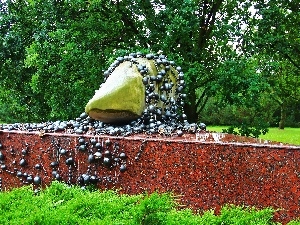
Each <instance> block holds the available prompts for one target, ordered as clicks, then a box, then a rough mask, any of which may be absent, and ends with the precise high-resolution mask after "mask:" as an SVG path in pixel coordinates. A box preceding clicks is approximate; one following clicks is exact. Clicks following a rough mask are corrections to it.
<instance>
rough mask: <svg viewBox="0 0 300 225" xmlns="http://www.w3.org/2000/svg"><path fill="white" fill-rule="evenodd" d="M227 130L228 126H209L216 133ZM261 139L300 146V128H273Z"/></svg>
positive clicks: (208, 128) (209, 129)
mask: <svg viewBox="0 0 300 225" xmlns="http://www.w3.org/2000/svg"><path fill="white" fill-rule="evenodd" d="M225 128H227V126H207V130H208V131H216V132H222V130H223V129H225ZM259 137H260V138H261V139H264V140H270V141H278V142H282V143H288V144H294V145H300V128H291V127H286V128H285V129H284V130H280V129H278V128H277V127H271V128H269V132H268V133H267V134H265V135H261V136H259Z"/></svg>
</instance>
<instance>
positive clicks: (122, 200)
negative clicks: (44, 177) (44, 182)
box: [0, 182, 300, 225]
mask: <svg viewBox="0 0 300 225" xmlns="http://www.w3.org/2000/svg"><path fill="white" fill-rule="evenodd" d="M274 212H275V210H274V209H272V208H266V209H263V210H257V209H255V208H254V207H240V206H232V205H228V206H224V207H223V208H222V210H221V213H220V215H215V214H214V212H213V211H212V210H210V211H206V212H205V213H203V214H201V215H200V214H195V213H193V212H192V210H190V209H185V210H177V209H176V202H175V201H174V200H173V198H172V195H171V194H170V193H164V194H158V193H153V194H150V195H148V194H140V195H125V194H123V195H120V194H118V193H117V192H116V191H112V190H108V191H99V190H83V189H81V188H80V187H77V186H73V187H70V186H68V185H66V184H63V183H59V182H53V183H52V184H51V185H50V186H49V187H48V188H46V189H44V190H42V191H41V192H39V193H38V194H35V193H34V191H33V190H32V187H31V186H24V187H21V188H17V189H13V190H12V191H9V192H2V193H0V224H10V225H14V224H16V225H19V224H36V225H37V224H43V225H44V224H46V225H47V224H101V225H102V224H104V225H106V224H107V225H108V224H114V225H121V224H151V225H152V224H153V225H156V224H157V225H177V224H178V225H179V224H191V225H193V224H195V225H196V224H197V225H201V224H203V225H204V224H205V225H214V224H220V225H221V224H222V225H223V224H224V225H226V224H236V225H243V224H247V225H249V224H250V225H251V224H253V225H254V224H255V225H273V224H279V223H275V222H274V221H273V214H274ZM296 224H300V222H297V221H293V222H291V223H290V225H296Z"/></svg>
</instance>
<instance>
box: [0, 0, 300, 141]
mask: <svg viewBox="0 0 300 225" xmlns="http://www.w3.org/2000/svg"><path fill="white" fill-rule="evenodd" d="M299 6H300V2H299V0H295V1H283V0H274V1H267V2H266V1H261V0H256V1H248V0H232V1H221V0H211V1H207V0H184V1H174V0H152V1H149V0H148V1H141V0H135V1H129V0H122V1H119V0H111V1H104V0H90V1H84V0H76V1H64V0H61V1H58V0H55V1H49V0H46V1H39V0H30V1H29V0H24V1H12V0H6V1H4V2H2V4H1V6H0V7H1V8H0V12H1V16H0V39H1V43H2V45H0V104H1V106H2V107H1V109H0V116H1V120H2V121H4V122H15V121H19V122H30V121H41V120H57V119H60V120H64V119H73V118H75V117H77V116H78V115H79V114H80V113H81V112H82V111H83V109H84V106H85V104H86V103H87V101H88V100H89V99H90V98H91V97H92V95H93V93H94V90H95V89H98V87H99V84H100V83H101V82H102V80H103V79H102V70H103V69H106V68H107V67H108V65H109V64H110V62H111V61H112V60H113V59H114V58H115V57H116V56H117V55H119V54H124V53H128V52H131V51H135V52H136V51H143V52H158V51H162V52H163V53H164V54H166V55H168V57H169V58H170V59H173V60H175V61H176V62H177V64H178V65H181V66H182V68H183V71H185V75H186V83H187V85H186V92H187V94H188V99H187V102H186V105H185V109H186V113H187V114H188V119H189V120H190V121H203V120H208V121H207V122H208V123H214V122H215V121H214V120H209V115H210V113H211V112H210V108H209V107H208V106H209V105H210V106H211V105H212V104H213V105H214V107H215V109H216V111H218V112H223V109H225V108H226V107H230V108H232V109H234V110H232V111H231V112H230V114H227V116H229V115H231V114H233V116H232V117H231V118H238V119H237V120H236V121H234V124H232V123H231V121H228V122H227V124H232V125H233V126H234V127H238V128H240V129H241V130H244V128H243V127H245V128H247V129H248V128H249V129H250V130H251V132H250V135H252V136H257V134H259V133H261V132H265V131H266V130H267V129H266V128H267V127H268V126H269V125H270V123H273V121H272V120H273V119H274V118H276V120H277V121H276V123H277V124H278V122H279V121H278V120H279V119H280V124H279V125H280V127H281V128H283V127H284V125H285V121H286V118H293V119H294V121H292V122H293V124H296V123H297V122H299V120H300V115H299V113H297V111H299V110H297V109H298V108H299V104H300V103H299V102H300V101H299V100H300V83H299V82H300V80H299V70H300V59H299V55H300V54H299V52H300V47H299V46H300V37H299V34H300V32H299V27H300V24H299V23H300V12H299V10H298V9H299ZM207 103H210V104H207ZM270 105H271V107H269V106H270ZM247 109H249V110H247ZM265 109H267V110H266V111H264V110H265ZM243 112H247V116H243ZM289 112H296V113H294V114H293V117H292V116H291V114H289ZM274 114H275V117H274ZM278 114H279V117H280V118H278ZM231 120H232V119H231ZM205 122H206V121H205ZM225 122H226V121H225ZM252 131H253V132H254V133H253V132H252ZM246 133H247V132H246ZM244 134H245V132H244Z"/></svg>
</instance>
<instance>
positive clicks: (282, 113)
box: [278, 102, 286, 129]
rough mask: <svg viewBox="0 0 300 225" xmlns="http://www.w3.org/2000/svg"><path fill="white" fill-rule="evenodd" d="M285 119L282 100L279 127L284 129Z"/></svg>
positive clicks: (284, 105)
mask: <svg viewBox="0 0 300 225" xmlns="http://www.w3.org/2000/svg"><path fill="white" fill-rule="evenodd" d="M285 119H286V103H285V102H283V103H282V104H281V105H280V121H279V127H278V128H279V129H284V125H285Z"/></svg>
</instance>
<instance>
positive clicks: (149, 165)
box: [0, 131, 300, 223]
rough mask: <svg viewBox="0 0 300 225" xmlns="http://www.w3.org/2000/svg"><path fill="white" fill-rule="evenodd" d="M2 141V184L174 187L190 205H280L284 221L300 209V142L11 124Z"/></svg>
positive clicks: (138, 189) (133, 189) (130, 189)
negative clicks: (19, 128) (31, 128)
mask: <svg viewBox="0 0 300 225" xmlns="http://www.w3.org/2000/svg"><path fill="white" fill-rule="evenodd" d="M237 140H238V141H240V142H236V141H237ZM260 142H262V143H260ZM0 143H1V148H0V151H1V154H0V158H1V169H0V178H1V189H2V191H5V190H9V189H11V188H13V187H20V186H22V185H28V184H30V183H32V184H33V187H34V188H36V189H37V188H42V187H45V186H46V185H49V184H50V183H51V181H53V180H56V179H58V180H61V181H63V182H66V183H69V184H80V185H82V186H84V185H89V184H94V185H96V186H97V187H98V188H100V189H118V190H120V192H121V193H126V194H137V193H143V192H148V193H151V192H154V191H159V192H169V191H170V192H173V193H174V194H175V195H179V196H181V202H180V204H181V205H182V206H183V207H189V208H192V209H194V210H197V211H205V210H208V209H215V210H216V211H217V212H218V210H219V209H220V207H221V206H223V205H224V204H235V205H244V206H255V207H258V208H264V207H269V206H272V207H274V208H276V209H281V210H280V211H278V212H277V213H276V218H275V219H276V220H277V221H280V222H283V223H286V222H288V221H290V220H292V219H296V218H297V216H299V215H300V203H299V199H300V166H299V162H300V146H286V145H282V144H279V143H276V144H274V143H273V144H269V143H265V142H263V141H259V140H257V139H249V138H248V139H247V138H243V137H239V136H234V135H219V137H218V135H216V134H213V133H203V134H184V135H183V136H182V137H173V136H171V137H168V136H160V135H157V136H147V135H137V136H130V137H114V136H92V135H83V136H80V135H75V134H66V133H49V134H44V133H37V132H10V131H3V132H1V133H0ZM97 143H98V144H97ZM99 143H100V144H101V146H102V149H100V147H99V146H100V144H99ZM96 152H98V153H96ZM95 153H96V154H95ZM99 153H101V155H102V156H101V157H100V154H99Z"/></svg>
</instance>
